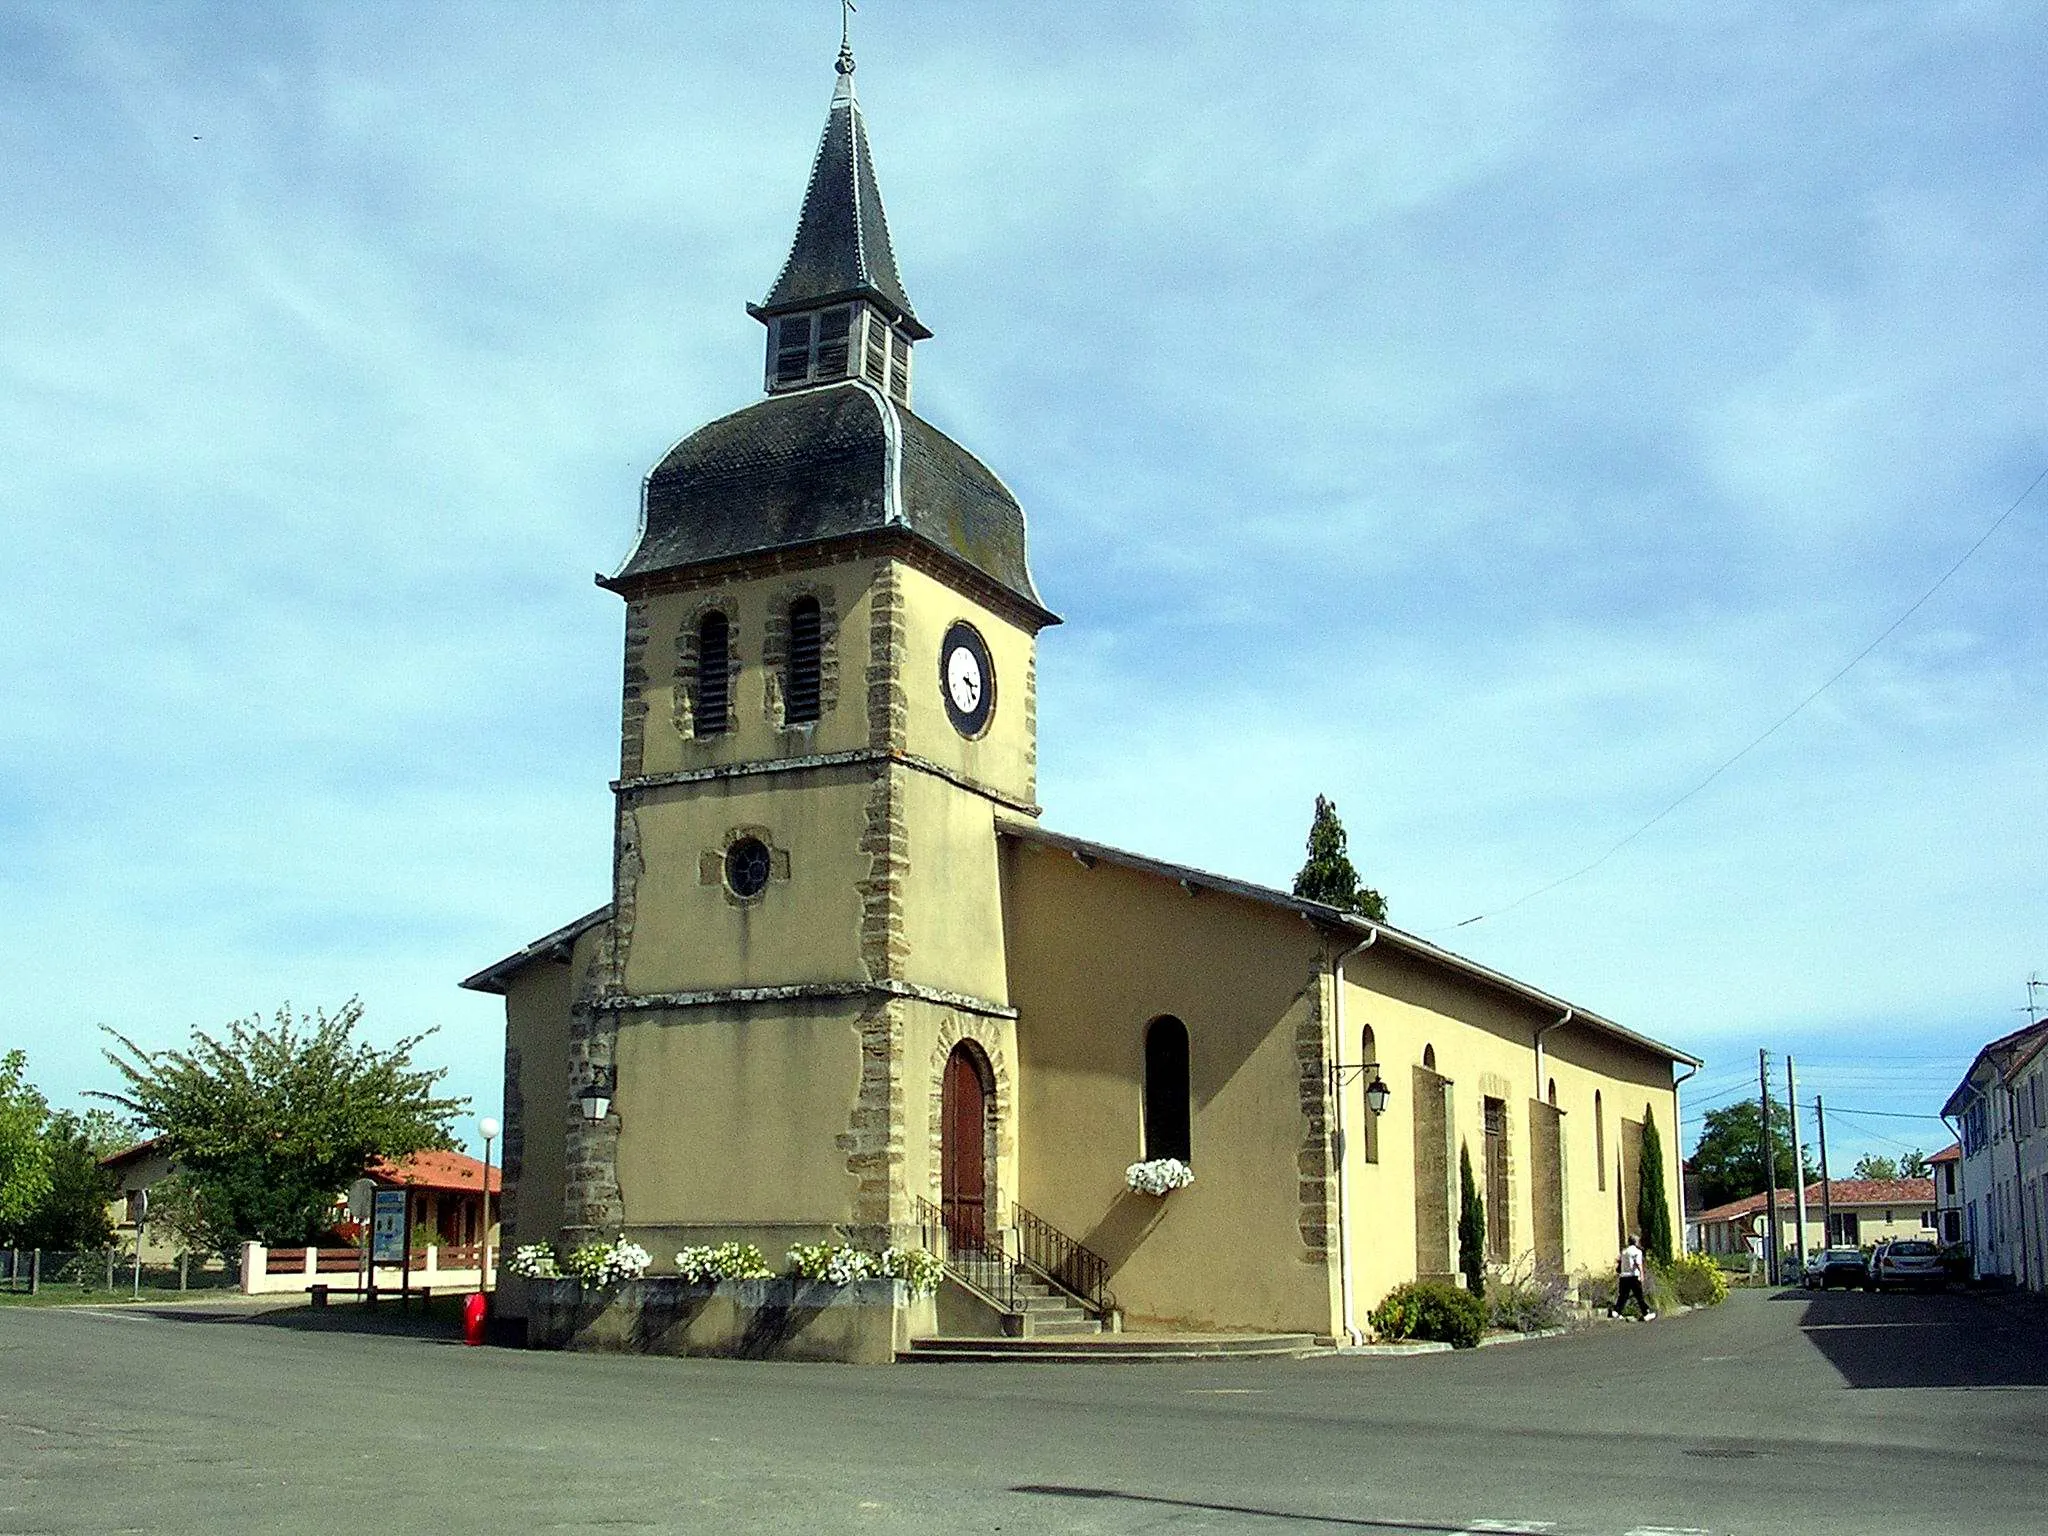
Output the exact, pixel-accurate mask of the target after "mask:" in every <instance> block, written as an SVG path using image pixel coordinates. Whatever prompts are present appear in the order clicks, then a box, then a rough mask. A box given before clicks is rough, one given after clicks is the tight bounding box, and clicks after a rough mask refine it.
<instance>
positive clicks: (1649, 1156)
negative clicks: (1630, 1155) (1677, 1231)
mask: <svg viewBox="0 0 2048 1536" xmlns="http://www.w3.org/2000/svg"><path fill="white" fill-rule="evenodd" d="M1638 1186H1639V1187H1638V1189H1637V1192H1636V1225H1637V1229H1638V1230H1639V1231H1640V1232H1641V1233H1642V1237H1643V1252H1644V1253H1646V1254H1648V1255H1649V1256H1650V1257H1651V1258H1653V1259H1655V1260H1656V1261H1657V1262H1658V1263H1659V1264H1669V1263H1670V1262H1671V1202H1670V1200H1669V1199H1668V1198H1667V1197H1666V1195H1665V1193H1664V1138H1663V1137H1661V1136H1659V1135H1658V1134H1657V1116H1656V1114H1655V1113H1654V1112H1653V1111H1652V1110H1650V1109H1649V1108H1648V1106H1645V1107H1644V1109H1643V1170H1642V1177H1641V1178H1640V1179H1639V1180H1638Z"/></svg>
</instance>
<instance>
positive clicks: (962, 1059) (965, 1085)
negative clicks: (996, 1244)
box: [939, 1043, 988, 1249]
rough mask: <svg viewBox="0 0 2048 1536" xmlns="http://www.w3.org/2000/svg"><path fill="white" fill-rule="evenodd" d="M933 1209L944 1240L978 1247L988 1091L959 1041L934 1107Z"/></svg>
mask: <svg viewBox="0 0 2048 1536" xmlns="http://www.w3.org/2000/svg"><path fill="white" fill-rule="evenodd" d="M939 1191H940V1194H939V1207H940V1210H941V1211H942V1212H943V1213H944V1217H945V1222H946V1236H947V1238H948V1239H949V1240H950V1242H951V1243H952V1244H953V1245H954V1246H955V1247H959V1248H973V1249H980V1248H983V1247H985V1246H986V1245H987V1232H988V1093H987V1090H986V1088H985V1087H984V1086H983V1084H982V1078H981V1065H980V1063H979V1062H977V1061H976V1060H975V1059H974V1049H973V1047H972V1046H969V1045H967V1044H965V1043H962V1044H960V1045H956V1046H954V1047H953V1054H952V1055H951V1056H948V1057H947V1058H946V1075H945V1078H944V1080H943V1083H942V1085H941V1088H940V1104H939Z"/></svg>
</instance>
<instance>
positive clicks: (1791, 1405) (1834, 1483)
mask: <svg viewBox="0 0 2048 1536" xmlns="http://www.w3.org/2000/svg"><path fill="white" fill-rule="evenodd" d="M357 1321H358V1318H357V1317H356V1316H355V1315H354V1314H353V1313H352V1311H351V1310H337V1311H336V1312H332V1313H329V1314H324V1315H323V1314H313V1313H309V1312H305V1311H292V1312H270V1313H267V1314H265V1313H257V1312H252V1311H251V1310H249V1309H241V1308H235V1307H232V1306H215V1307H211V1308H209V1307H205V1306H195V1307H184V1308H171V1307H165V1308H156V1309H146V1310H139V1311H138V1310H127V1309H121V1308H114V1307H106V1308H97V1309H69V1310H65V1309H36V1310H29V1309H23V1308H8V1307H4V1306H0V1383H4V1384H5V1385H4V1388H0V1530H4V1531H43V1530H51V1531H55V1530H65V1531H71V1530H116V1529H145V1530H165V1531H221V1530H272V1529H279V1528H283V1527H285V1526H290V1527H292V1528H294V1529H302V1530H307V1531H324V1530H334V1531H344V1530H360V1529H370V1528H374V1529H378V1530H380V1531H384V1532H390V1531H410V1530H420V1531H434V1532H443V1533H445V1532H449V1531H465V1530H483V1529H487V1528H489V1529H525V1530H550V1529H580V1528H584V1527H595V1526H621V1527H628V1528H633V1529H641V1530H655V1531H668V1530H674V1531H805V1532H819V1531H841V1530H856V1531H857V1530H874V1531H889V1532H895V1531H915V1532H926V1531H929V1532H941V1531H943V1532H959V1531H997V1530H1000V1531H1004V1532H1038V1531H1047V1532H1051V1531H1061V1532H1139V1531H1144V1532H1162V1531H1203V1532H1277V1531H1290V1530H1298V1531H1317V1530H1321V1531H1333V1532H1334V1531H1342V1530H1363V1531H1382V1532H1395V1533H1399V1532H1453V1531H1496V1532H1498V1531H1528V1532H1538V1531H1541V1532H1558V1533H1565V1536H1575V1533H1596V1532H1597V1533H1606V1536H1622V1533H1627V1532H1653V1531H1654V1532H1669V1531H1705V1532H1710V1533H1713V1536H1733V1533H1738V1532H1747V1531H1771V1532H1778V1531H1784V1530H1791V1529H1799V1528H1802V1527H1805V1528H1809V1529H1813V1530H1842V1529H1856V1530H1864V1531H1872V1532H1883V1533H1886V1536H1899V1533H1913V1532H1920V1531H1926V1532H1936V1531H1939V1532H1945V1533H1961V1532H1976V1531H1983V1532H2006V1531H2011V1532H2020V1531H2036V1530H2039V1529H2040V1528H2041V1517H2040V1514H2039V1512H2040V1511H2041V1510H2043V1509H2048V1466H2044V1463H2048V1458H2044V1457H2043V1455H2042V1454H2041V1449H2040V1448H2041V1446H2042V1444H2043V1443H2044V1440H2043V1438H2042V1437H2043V1431H2044V1430H2048V1413H2044V1409H2048V1399H2044V1396H2043V1388H2044V1387H2048V1356H2044V1351H2043V1348H2042V1346H2041V1343H2040V1340H2041V1337H2042V1332H2043V1330H2042V1326H2041V1317H2040V1314H2039V1312H2038V1310H2037V1309H2034V1308H2032V1307H2030V1306H2028V1305H2027V1304H2025V1303H2018V1302H2011V1303H2004V1304H1993V1303H1987V1302H1984V1301H1981V1300H1978V1299H1976V1298H1970V1297H1960V1296H1932V1297H1919V1296H1866V1295H1864V1294H1862V1293H1860V1292H1859V1293H1852V1294H1848V1295H1841V1294H1835V1295H1830V1296H1827V1297H1824V1298H1814V1299H1805V1298H1799V1297H1796V1296H1792V1295H1789V1294H1788V1295H1786V1296H1784V1297H1782V1298H1774V1297H1769V1296H1765V1295H1762V1294H1743V1295H1738V1296H1736V1297H1735V1298H1733V1299H1732V1300H1731V1301H1730V1303H1729V1304H1728V1305H1727V1306H1725V1307H1722V1308H1719V1309H1716V1310H1713V1311H1707V1312H1700V1313H1694V1314H1691V1315H1687V1316H1683V1317H1677V1318H1672V1319H1666V1320H1660V1321H1658V1322H1655V1323H1651V1324H1646V1325H1645V1324H1611V1325H1602V1326H1599V1327H1597V1328H1595V1329H1593V1330H1592V1331H1591V1332H1589V1333H1586V1334H1581V1335H1576V1336H1572V1337H1566V1338H1558V1339H1550V1340H1543V1341H1537V1342H1532V1343H1526V1344H1517V1345H1511V1346H1508V1347H1505V1348H1500V1349H1488V1350H1481V1351H1473V1352H1465V1353H1460V1354H1455V1355H1453V1354H1432V1355H1419V1356H1413V1357H1407V1358H1357V1357H1351V1358H1333V1357H1323V1358H1315V1359H1306V1360H1246V1361H1242V1362H1218V1363H1213V1364H1211V1363H1186V1364H1172V1365H1168V1364H1145V1365H1115V1366H1109V1365H1073V1366H1066V1365H987V1366H984V1365H948V1366H944V1367H939V1368H936V1369H932V1368H925V1369H910V1368H897V1369H890V1368H859V1367H836V1366H800V1365H787V1364H746V1363H736V1362H726V1361H708V1360H674V1359H655V1358H645V1357H600V1356H589V1355H560V1354H545V1353H529V1352H525V1351H518V1350H503V1349H464V1348H462V1347H461V1346H460V1345H459V1344H456V1343H455V1342H453V1340H452V1339H451V1338H450V1337H449V1336H448V1335H447V1333H446V1331H445V1329H440V1328H438V1327H436V1328H435V1330H434V1331H432V1332H430V1333H423V1332H421V1330H420V1325H417V1324H403V1323H400V1322H399V1321H398V1320H396V1319H394V1318H391V1317H389V1316H388V1315H386V1316H382V1317H380V1318H379V1319H378V1320H377V1323H376V1327H377V1328H378V1329H379V1330H380V1331H377V1332H362V1331H354V1329H353V1328H352V1327H351V1325H352V1324H354V1323H355V1322H357Z"/></svg>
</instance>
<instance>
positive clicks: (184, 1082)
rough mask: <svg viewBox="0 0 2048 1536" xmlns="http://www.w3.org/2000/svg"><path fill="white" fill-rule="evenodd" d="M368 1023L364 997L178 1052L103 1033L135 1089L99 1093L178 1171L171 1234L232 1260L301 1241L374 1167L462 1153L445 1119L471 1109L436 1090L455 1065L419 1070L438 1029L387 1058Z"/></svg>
mask: <svg viewBox="0 0 2048 1536" xmlns="http://www.w3.org/2000/svg"><path fill="white" fill-rule="evenodd" d="M362 1014H363V1009H362V1004H361V1003H359V1002H357V1001H356V1000H355V999H354V998H350V999H349V1001H348V1002H347V1003H346V1004H344V1005H343V1006H342V1008H341V1010H340V1011H339V1012H338V1013H336V1014H335V1015H333V1016H332V1017H329V1016H328V1014H327V1013H326V1012H325V1011H324V1010H315V1012H314V1014H313V1016H312V1017H311V1018H310V1019H308V1018H305V1017H299V1018H294V1017H293V1015H292V1011H291V1007H290V1005H289V1004H287V1005H286V1006H285V1007H283V1008H280V1009H279V1010H278V1011H277V1014H276V1016H275V1018H274V1019H273V1020H272V1021H271V1024H270V1026H269V1027H268V1028H266V1027H264V1026H263V1024H262V1021H261V1020H260V1019H256V1018H249V1019H237V1020H236V1021H234V1022H233V1023H232V1024H230V1025H228V1027H227V1031H226V1033H225V1034H224V1035H219V1036H216V1035H210V1034H207V1033H206V1032H205V1031H203V1030H198V1029H195V1030H193V1031H192V1042H191V1045H190V1046H189V1047H188V1048H187V1049H185V1050H182V1051H179V1050H162V1051H146V1050H144V1049H143V1048H142V1047H140V1046H138V1045H137V1044H135V1042H134V1041H132V1040H130V1039H128V1038H127V1037H126V1036H124V1035H121V1034H119V1033H117V1032H116V1031H114V1030H111V1029H110V1030H108V1031H107V1033H108V1034H109V1035H112V1036H113V1038H114V1039H115V1040H116V1041H117V1042H119V1045H120V1049H119V1050H109V1051H108V1052H106V1057H107V1060H108V1061H109V1062H111V1063H112V1064H113V1067H114V1069H115V1070H116V1071H117V1072H119V1073H120V1074H121V1077H122V1079H123V1080H124V1082H125V1083H126V1091H125V1092H122V1093H108V1094H100V1095H97V1097H100V1098H104V1099H107V1100H108V1101H110V1102H112V1103H114V1104H118V1105H120V1106H121V1107H122V1108H124V1109H126V1110H128V1111H129V1112H130V1113H132V1114H134V1115H135V1116H136V1117H137V1118H138V1119H140V1120H141V1122H142V1123H143V1124H144V1125H146V1126H148V1127H150V1128H152V1129H153V1130H155V1131H157V1132H158V1133H159V1134H161V1135H162V1137H163V1138H164V1142H165V1148H166V1150H167V1151H168V1152H169V1153H170V1154H171V1155H172V1157H174V1158H175V1159H176V1161H177V1165H178V1176H177V1178H176V1179H175V1180H166V1181H165V1183H166V1184H167V1185H170V1186H171V1187H170V1188H169V1189H168V1190H166V1192H165V1195H164V1201H165V1207H166V1208H165V1210H164V1217H165V1219H166V1221H167V1222H169V1223H171V1224H172V1225H173V1227H174V1229H176V1230H179V1231H181V1232H189V1233H190V1234H192V1235H193V1236H195V1237H197V1236H201V1235H203V1241H204V1245H205V1246H206V1247H208V1248H210V1249H211V1250H213V1251H215V1252H219V1253H222V1254H224V1255H229V1256H232V1254H233V1252H234V1249H235V1247H236V1245H238V1244H240V1243H242V1242H247V1241H257V1242H264V1243H298V1242H303V1241H305V1240H306V1239H308V1238H309V1237H311V1236H313V1235H314V1234H316V1233H317V1232H318V1231H319V1229H320V1228H321V1227H322V1226H324V1225H325V1224H326V1221H327V1217H328V1214H329V1213H330V1212H331V1210H332V1209H333V1202H334V1197H335V1195H336V1193H337V1192H339V1191H340V1190H341V1189H343V1188H344V1187H345V1186H346V1185H347V1184H348V1183H349V1181H350V1180H352V1179H355V1178H357V1177H359V1176H360V1175H361V1173H362V1171H363V1166H364V1164H365V1163H367V1162H368V1161H369V1160H370V1159H371V1158H373V1157H389V1158H399V1157H404V1156H405V1155H407V1154H408V1153H411V1152H415V1151H418V1150H419V1149H421V1148H423V1147H436V1148H446V1147H451V1146H453V1145H454V1143H453V1141H452V1140H451V1139H450V1137H449V1134H448V1127H449V1123H450V1122H451V1121H452V1120H453V1119H454V1117H455V1116H456V1114H457V1113H459V1112H460V1111H461V1110H462V1109H463V1108H464V1107H465V1106H466V1105H467V1104H468V1102H469V1101H468V1100H467V1099H466V1098H445V1097H442V1096H440V1095H438V1094H437V1093H436V1092H435V1087H436V1085H437V1084H438V1083H439V1082H440V1080H441V1079H442V1078H443V1077H445V1076H446V1075H447V1072H446V1069H445V1068H437V1069H431V1070H430V1069H423V1068H420V1067H416V1066H415V1065H414V1064H413V1052H414V1051H415V1050H416V1049H417V1048H418V1046H419V1044H420V1042H421V1041H422V1040H424V1039H426V1038H427V1034H431V1033H432V1031H431V1030H430V1031H427V1034H419V1035H411V1036H408V1037H406V1038H405V1039H403V1040H400V1041H399V1042H398V1043H397V1044H396V1045H394V1046H392V1047H391V1048H390V1049H388V1050H380V1049H379V1048H377V1047H376V1046H374V1045H371V1044H369V1043H367V1042H365V1041H361V1040H358V1039H357V1038H356V1037H355V1031H356V1026H357V1024H358V1023H359V1022H360V1021H361V1019H362Z"/></svg>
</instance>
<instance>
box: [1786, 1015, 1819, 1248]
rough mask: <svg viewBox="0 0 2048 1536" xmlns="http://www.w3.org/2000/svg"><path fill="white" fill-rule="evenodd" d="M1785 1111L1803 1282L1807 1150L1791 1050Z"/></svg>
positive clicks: (1793, 1219) (1794, 1225) (1787, 1055)
mask: <svg viewBox="0 0 2048 1536" xmlns="http://www.w3.org/2000/svg"><path fill="white" fill-rule="evenodd" d="M1785 1113H1786V1114H1787V1115H1788V1116H1790V1117H1791V1120H1792V1185H1793V1190H1794V1193H1793V1196H1792V1230H1793V1231H1794V1233H1796V1234H1797V1239H1796V1240H1797V1243H1798V1250H1799V1267H1800V1273H1799V1274H1797V1275H1795V1276H1793V1278H1794V1279H1795V1280H1798V1281H1801V1282H1802V1283H1803V1282H1804V1281H1805V1279H1806V1275H1805V1269H1806V1152H1805V1149H1804V1148H1802V1147H1801V1146H1800V1145H1799V1079H1798V1078H1796V1077H1794V1076H1793V1075H1792V1056H1791V1053H1790V1052H1787V1053H1786V1055H1785ZM1823 1198H1825V1197H1823Z"/></svg>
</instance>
